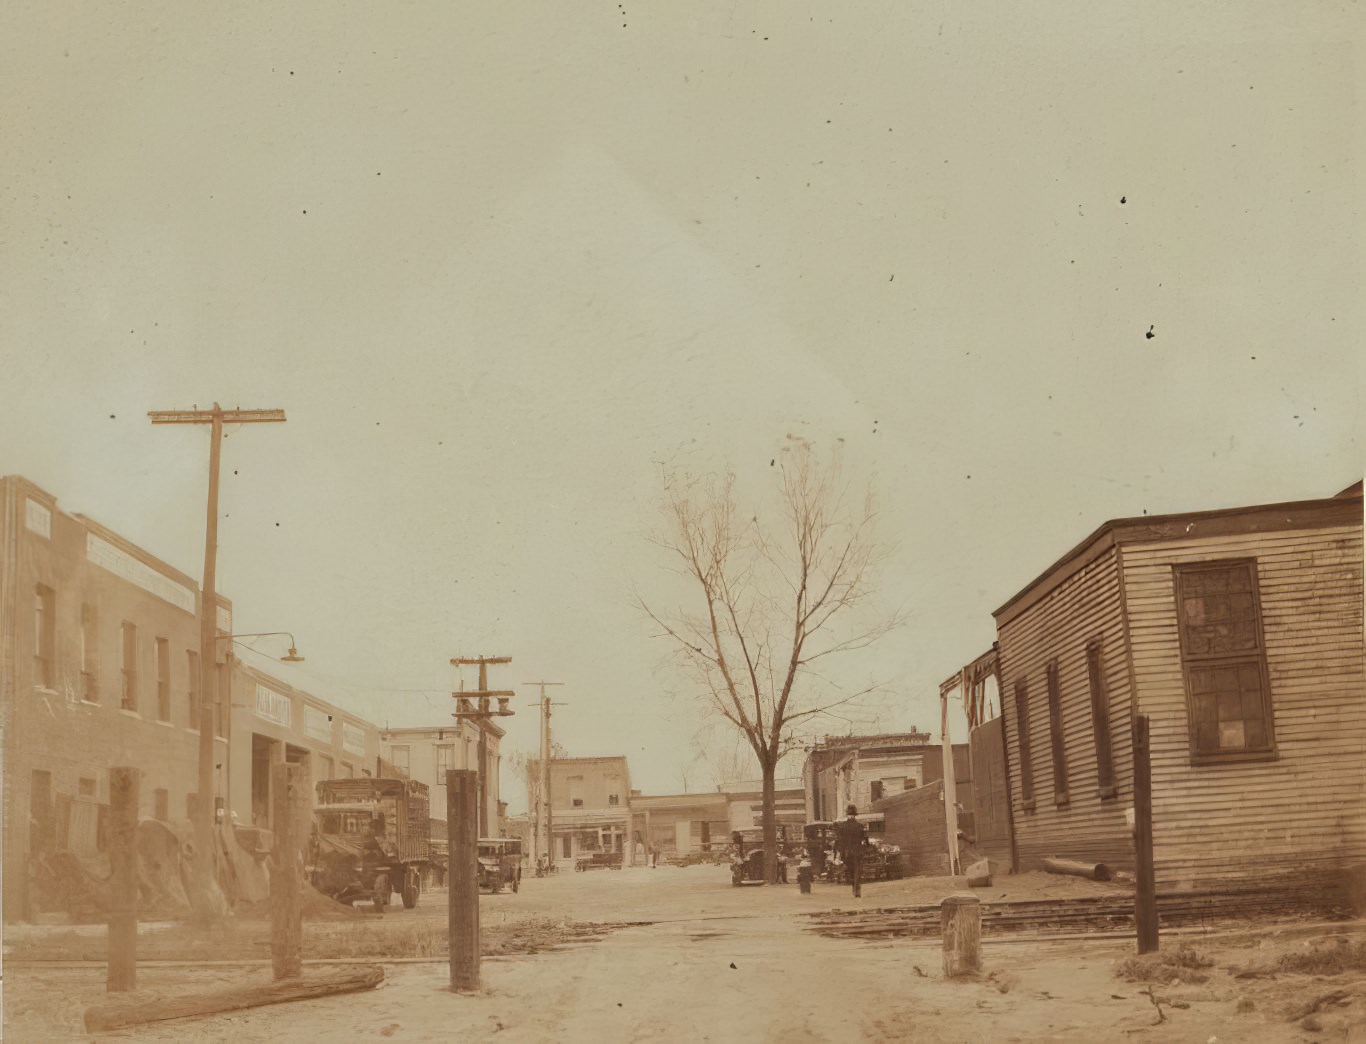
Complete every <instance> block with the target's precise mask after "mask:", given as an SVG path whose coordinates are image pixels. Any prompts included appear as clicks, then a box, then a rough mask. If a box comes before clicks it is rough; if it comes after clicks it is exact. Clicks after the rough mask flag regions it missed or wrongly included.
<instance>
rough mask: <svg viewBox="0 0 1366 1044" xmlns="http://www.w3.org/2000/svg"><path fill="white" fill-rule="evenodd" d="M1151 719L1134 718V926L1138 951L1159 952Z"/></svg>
mask: <svg viewBox="0 0 1366 1044" xmlns="http://www.w3.org/2000/svg"><path fill="white" fill-rule="evenodd" d="M1151 749H1152V748H1151V745H1150V744H1149V740H1148V716H1147V715H1146V714H1139V715H1137V716H1136V717H1135V718H1134V880H1135V885H1136V887H1135V891H1134V924H1135V925H1136V926H1137V927H1138V952H1139V953H1153V952H1154V951H1155V950H1156V949H1157V945H1158V944H1157V880H1156V873H1155V871H1154V869H1153V772H1152V762H1151V760H1150V757H1149V756H1150V753H1151Z"/></svg>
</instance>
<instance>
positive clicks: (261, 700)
mask: <svg viewBox="0 0 1366 1044" xmlns="http://www.w3.org/2000/svg"><path fill="white" fill-rule="evenodd" d="M290 710H291V707H290V701H289V697H288V696H281V695H280V694H279V693H278V692H276V691H275V690H274V689H267V688H266V687H265V686H264V685H258V686H256V714H257V717H261V718H265V719H266V721H273V722H275V723H276V724H278V725H284V726H286V727H288V726H289V722H290Z"/></svg>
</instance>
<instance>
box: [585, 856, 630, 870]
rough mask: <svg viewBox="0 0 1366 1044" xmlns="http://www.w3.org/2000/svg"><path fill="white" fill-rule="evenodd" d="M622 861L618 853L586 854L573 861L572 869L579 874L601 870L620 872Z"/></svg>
mask: <svg viewBox="0 0 1366 1044" xmlns="http://www.w3.org/2000/svg"><path fill="white" fill-rule="evenodd" d="M623 861H624V860H623V857H622V853H620V852H586V853H584V854H583V855H580V856H579V857H578V858H577V859H575V860H574V869H575V870H578V871H580V872H582V871H584V870H603V869H606V870H620V869H621V867H622V863H623Z"/></svg>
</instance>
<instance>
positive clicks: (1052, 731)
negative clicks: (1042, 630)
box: [1044, 660, 1072, 805]
mask: <svg viewBox="0 0 1366 1044" xmlns="http://www.w3.org/2000/svg"><path fill="white" fill-rule="evenodd" d="M1044 676H1045V679H1046V681H1047V688H1048V738H1049V741H1050V743H1051V745H1052V752H1053V803H1054V804H1057V805H1065V804H1067V803H1068V802H1069V801H1071V800H1072V796H1071V794H1069V793H1068V791H1067V737H1066V736H1064V735H1063V731H1062V692H1061V689H1060V688H1059V685H1058V661H1057V660H1053V661H1051V662H1050V663H1049V664H1048V667H1047V669H1046V670H1045V672H1044Z"/></svg>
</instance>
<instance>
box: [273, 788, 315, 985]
mask: <svg viewBox="0 0 1366 1044" xmlns="http://www.w3.org/2000/svg"><path fill="white" fill-rule="evenodd" d="M270 775H271V781H270V783H271V803H272V806H273V807H272V809H271V822H272V825H273V826H274V828H275V844H274V846H273V851H272V858H271V862H270V957H271V963H272V965H273V966H274V969H275V979H276V981H277V982H278V981H279V980H280V979H297V978H299V976H300V975H302V974H303V956H302V949H303V931H304V928H303V904H302V902H301V899H300V895H299V892H300V887H299V886H300V884H301V879H302V877H303V870H302V866H301V865H300V859H299V855H300V853H299V836H298V835H299V829H298V823H297V822H296V821H295V816H296V815H297V806H298V805H299V804H300V798H299V795H298V791H299V790H300V789H301V788H300V784H301V783H302V784H303V785H304V786H307V783H308V775H307V771H306V770H305V769H304V767H303V766H302V765H295V764H291V763H286V762H276V763H275V764H274V765H272V766H271V771H270Z"/></svg>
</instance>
